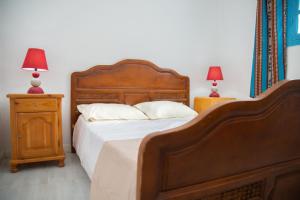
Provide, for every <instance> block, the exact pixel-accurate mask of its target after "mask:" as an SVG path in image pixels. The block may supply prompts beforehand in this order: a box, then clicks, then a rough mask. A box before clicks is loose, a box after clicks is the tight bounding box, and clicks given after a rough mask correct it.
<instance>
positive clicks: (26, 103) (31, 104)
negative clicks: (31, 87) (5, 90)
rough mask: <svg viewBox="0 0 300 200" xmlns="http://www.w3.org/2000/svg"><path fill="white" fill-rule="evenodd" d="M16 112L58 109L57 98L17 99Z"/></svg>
mask: <svg viewBox="0 0 300 200" xmlns="http://www.w3.org/2000/svg"><path fill="white" fill-rule="evenodd" d="M14 106H15V111H16V112H38V111H56V110H57V100H56V99H55V98H51V99H41V98H39V99H34V98H32V99H15V103H14Z"/></svg>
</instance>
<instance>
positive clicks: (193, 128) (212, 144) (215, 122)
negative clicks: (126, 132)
mask: <svg viewBox="0 0 300 200" xmlns="http://www.w3.org/2000/svg"><path fill="white" fill-rule="evenodd" d="M299 146H300V80H294V81H283V82H281V83H279V84H278V85H276V86H275V87H273V88H272V89H270V90H268V91H267V92H266V93H265V94H264V95H262V96H260V97H259V98H258V99H255V100H253V101H233V102H228V103H223V104H221V105H218V106H214V107H212V108H210V109H208V110H206V111H205V112H203V113H201V114H200V115H199V116H198V117H197V118H196V119H194V120H193V121H191V122H190V123H188V124H186V125H184V126H181V127H178V128H176V129H172V130H168V131H163V132H157V133H153V134H151V135H149V136H147V137H146V138H145V139H144V140H143V142H142V144H141V147H140V151H139V161H138V180H137V181H138V182H137V197H138V198H137V199H138V200H155V199H159V200H167V199H172V200H200V199H201V200H202V199H289V200H296V199H300V190H299V188H300V181H299V177H300V175H299V174H300V148H299ZM241 191H244V192H241ZM250 194H251V195H250Z"/></svg>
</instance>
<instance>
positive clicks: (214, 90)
mask: <svg viewBox="0 0 300 200" xmlns="http://www.w3.org/2000/svg"><path fill="white" fill-rule="evenodd" d="M206 80H211V81H213V82H212V87H211V93H210V95H209V96H210V97H220V95H219V93H218V83H217V80H223V74H222V70H221V67H220V66H210V67H209V70H208V73H207V78H206Z"/></svg>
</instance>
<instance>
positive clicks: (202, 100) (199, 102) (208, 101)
mask: <svg viewBox="0 0 300 200" xmlns="http://www.w3.org/2000/svg"><path fill="white" fill-rule="evenodd" d="M230 100H236V98H228V97H195V99H194V110H195V111H197V112H198V113H200V112H202V111H204V110H206V109H208V108H209V107H211V106H213V105H215V104H217V103H221V102H224V101H230Z"/></svg>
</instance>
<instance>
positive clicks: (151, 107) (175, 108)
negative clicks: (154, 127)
mask: <svg viewBox="0 0 300 200" xmlns="http://www.w3.org/2000/svg"><path fill="white" fill-rule="evenodd" d="M134 106H135V107H137V108H138V109H139V110H140V111H142V112H143V113H145V114H146V115H147V116H148V117H149V118H150V119H163V118H183V117H195V116H197V115H198V113H197V112H195V111H194V110H192V109H191V108H190V107H188V106H186V105H184V104H183V103H177V102H173V101H151V102H144V103H139V104H136V105H134Z"/></svg>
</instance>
